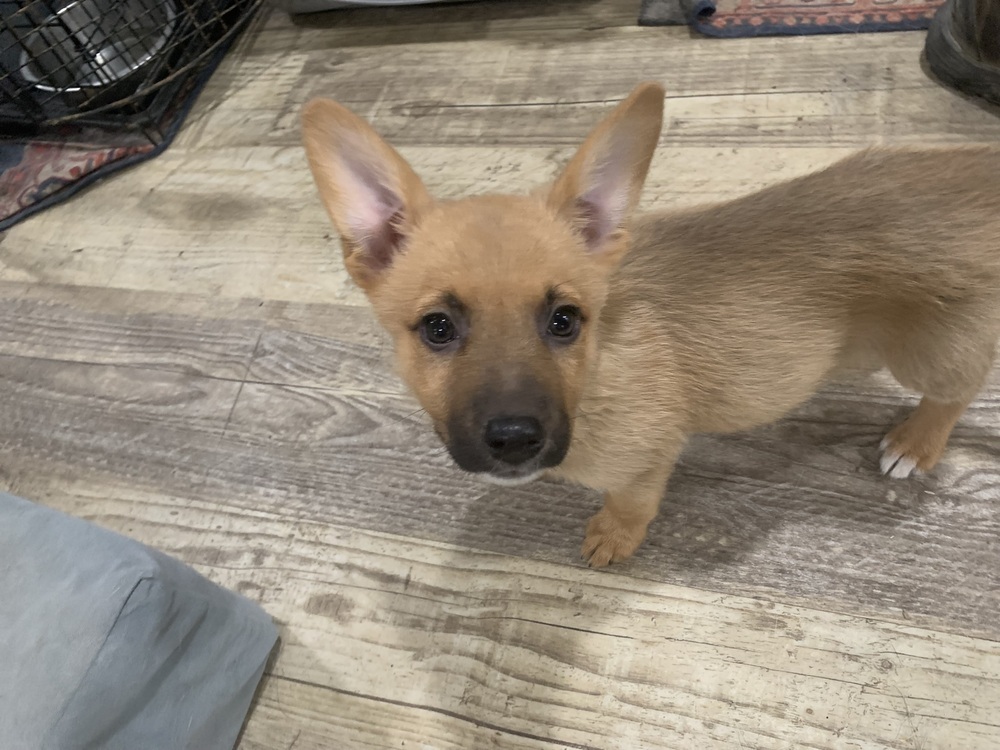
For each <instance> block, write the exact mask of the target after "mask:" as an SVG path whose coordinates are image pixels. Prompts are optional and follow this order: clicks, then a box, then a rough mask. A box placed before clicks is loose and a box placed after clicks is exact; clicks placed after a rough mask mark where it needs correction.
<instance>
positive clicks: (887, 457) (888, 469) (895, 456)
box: [879, 440, 919, 479]
mask: <svg viewBox="0 0 1000 750" xmlns="http://www.w3.org/2000/svg"><path fill="white" fill-rule="evenodd" d="M885 442H886V441H885V440H883V441H882V443H883V446H884V445H885ZM879 466H880V467H881V469H882V473H883V474H887V475H888V476H890V477H892V478H893V479H906V478H907V477H908V476H910V475H911V474H913V473H914V471H913V470H914V469H916V468H917V462H916V459H913V458H910V457H909V456H904V455H902V454H901V453H898V452H896V451H894V450H888V451H885V453H883V454H882V458H880V459H879ZM918 473H919V472H918Z"/></svg>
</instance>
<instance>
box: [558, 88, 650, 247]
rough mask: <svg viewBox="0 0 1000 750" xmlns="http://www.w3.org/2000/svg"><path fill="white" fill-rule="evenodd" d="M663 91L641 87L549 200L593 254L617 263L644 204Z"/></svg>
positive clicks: (598, 132)
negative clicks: (639, 205) (627, 228)
mask: <svg viewBox="0 0 1000 750" xmlns="http://www.w3.org/2000/svg"><path fill="white" fill-rule="evenodd" d="M663 98H664V90H663V87H661V86H660V85H659V84H655V83H644V84H641V85H640V86H637V87H636V88H635V89H634V90H633V91H632V93H631V94H629V96H628V98H627V99H625V101H623V102H622V103H621V104H619V105H618V106H617V107H616V108H615V110H614V111H613V112H612V113H611V114H609V115H608V116H607V117H605V118H604V120H602V121H601V122H600V123H599V124H598V125H597V127H596V128H594V130H593V131H591V133H590V135H589V136H587V140H586V141H584V143H583V145H582V146H581V147H580V149H579V150H578V151H577V152H576V154H575V155H574V156H573V158H572V159H571V160H570V162H569V164H568V165H567V166H566V169H565V170H564V171H563V173H562V174H561V175H560V176H559V178H558V179H557V180H556V182H555V184H554V185H553V186H552V189H551V190H550V192H549V195H548V204H549V205H550V206H551V207H552V208H554V209H555V210H556V211H558V212H559V213H560V214H562V215H563V216H564V217H565V218H566V219H568V220H569V221H570V222H571V223H572V224H573V225H574V226H575V227H576V228H577V230H578V231H579V232H580V234H581V235H582V236H583V238H584V240H585V241H586V243H587V247H588V248H589V249H590V250H591V251H592V252H594V253H598V254H606V255H607V257H609V258H611V259H616V258H617V256H618V255H619V253H620V252H621V251H622V250H623V249H624V245H625V243H624V242H623V240H624V239H625V233H624V227H625V224H626V222H627V220H628V218H629V216H630V215H631V213H632V210H633V209H634V208H635V206H636V204H637V203H638V202H639V196H640V194H641V192H642V186H643V183H644V182H645V181H646V173H647V172H648V171H649V163H650V161H651V160H652V158H653V152H654V151H655V150H656V143H657V141H658V140H659V137H660V130H661V128H662V126H663Z"/></svg>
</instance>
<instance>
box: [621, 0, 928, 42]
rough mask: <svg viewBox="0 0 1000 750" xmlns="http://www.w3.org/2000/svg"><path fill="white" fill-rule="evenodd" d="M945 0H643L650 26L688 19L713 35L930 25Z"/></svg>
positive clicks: (838, 31)
mask: <svg viewBox="0 0 1000 750" xmlns="http://www.w3.org/2000/svg"><path fill="white" fill-rule="evenodd" d="M943 4H944V0H643V4H642V10H641V11H640V15H639V23H640V24H641V25H644V26H675V25H685V24H688V25H690V26H691V27H693V28H695V29H697V30H698V31H700V32H701V33H703V34H706V35H708V36H718V37H750V36H778V35H793V34H857V33H860V32H868V31H911V30H918V29H926V28H927V27H928V26H930V22H931V19H932V18H933V17H934V13H935V11H936V10H937V9H938V8H939V7H940V6H941V5H943Z"/></svg>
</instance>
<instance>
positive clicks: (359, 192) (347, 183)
mask: <svg viewBox="0 0 1000 750" xmlns="http://www.w3.org/2000/svg"><path fill="white" fill-rule="evenodd" d="M359 156H360V158H358V157H357V156H354V155H348V154H345V155H344V156H343V157H342V162H341V167H342V175H341V189H342V192H343V205H344V219H345V221H346V223H347V225H348V227H350V231H351V233H352V239H353V240H354V242H355V245H356V248H357V251H358V252H360V253H361V257H362V259H363V260H364V261H365V263H366V264H368V265H369V266H371V267H372V268H373V269H381V268H385V267H386V266H388V265H389V264H390V263H391V262H392V258H393V256H394V255H395V254H396V253H397V252H398V251H399V249H400V246H401V244H402V238H403V237H402V232H401V227H402V226H403V223H404V218H405V217H404V205H403V199H402V198H401V197H400V196H399V195H397V194H396V193H395V192H394V191H393V190H392V189H391V188H390V187H389V186H388V185H387V184H386V183H387V182H388V181H387V180H386V179H385V176H384V174H382V170H381V169H380V168H379V167H380V165H378V164H376V163H372V161H371V157H370V156H369V158H368V159H365V156H366V155H365V154H360V155H359Z"/></svg>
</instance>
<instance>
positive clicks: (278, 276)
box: [0, 0, 1000, 750]
mask: <svg viewBox="0 0 1000 750" xmlns="http://www.w3.org/2000/svg"><path fill="white" fill-rule="evenodd" d="M636 6H637V3H636V2H635V0H584V1H583V2H579V1H578V0H552V1H551V2H545V3H539V2H530V1H529V0H503V2H495V3H470V4H465V5H458V6H447V5H445V6H440V7H424V8H406V9H395V10H367V11H352V12H344V13H331V14H322V15H317V16H312V17H306V18H300V19H295V20H292V19H290V18H288V17H287V16H284V15H282V14H280V13H277V12H272V13H270V14H267V13H264V14H262V15H261V16H260V17H259V18H258V19H257V21H255V23H254V25H253V26H252V28H251V29H250V30H249V31H248V33H247V34H245V35H244V36H243V37H242V39H241V40H240V41H239V43H238V45H237V46H236V47H235V48H234V49H233V51H232V53H231V54H230V55H229V56H228V57H227V58H226V60H225V61H224V62H223V64H222V66H221V67H220V68H219V70H218V71H217V73H216V74H215V75H214V76H213V78H212V79H211V81H210V82H209V84H208V86H207V87H206V89H205V91H204V92H203V94H202V95H201V97H200V99H199V101H198V103H197V105H196V107H195V109H194V111H193V112H192V114H191V116H190V117H189V119H188V121H187V123H186V124H185V127H184V129H183V130H182V132H181V133H180V134H179V136H178V138H177V139H176V141H175V142H174V144H173V145H172V146H171V148H170V149H168V150H167V151H166V152H165V153H164V154H163V155H161V156H159V157H157V158H156V159H154V160H152V161H150V162H148V163H145V164H144V165H142V166H141V167H139V168H135V169H131V170H128V171H126V172H124V173H121V174H119V175H116V176H115V177H114V178H112V179H109V180H106V181H104V182H103V183H101V184H100V185H98V186H96V187H94V188H92V189H90V190H88V191H85V192H84V193H82V194H80V195H79V196H77V197H75V198H73V199H72V200H69V201H67V202H65V203H63V204H61V205H59V206H58V207H55V208H53V209H51V210H49V211H46V212H44V213H42V214H40V215H38V216H37V217H35V218H33V219H31V220H29V221H27V222H25V223H23V224H21V225H19V226H17V227H15V228H14V229H13V230H11V231H9V232H7V233H5V234H3V235H0V424H2V430H0V488H2V489H6V490H9V491H13V492H16V493H19V494H22V495H24V496H27V497H29V498H31V499H33V500H36V501H38V502H41V503H44V504H47V505H50V506H52V507H56V508H60V509H62V510H65V511H67V512H70V513H73V514H75V515H78V516H81V517H84V518H88V519H90V520H93V521H96V522H97V523H100V524H102V525H104V526H107V527H109V528H112V529H115V530H118V531H121V532H123V533H126V534H128V535H130V536H133V537H135V538H138V539H140V540H141V541H144V542H147V543H149V544H152V545H154V546H156V547H158V548H160V549H163V550H165V551H167V552H168V553H170V554H174V555H176V556H178V557H179V558H181V559H183V560H186V561H187V562H189V563H191V564H193V565H195V566H196V567H197V568H198V569H199V570H200V571H202V572H203V573H205V574H206V575H208V576H209V577H211V578H212V579H214V580H216V581H218V582H219V583H221V584H223V585H225V586H229V587H231V588H233V589H235V590H237V591H240V592H242V593H244V594H246V595H247V596H250V597H251V598H254V599H256V600H258V601H260V602H261V604H262V605H263V606H264V607H265V608H266V609H267V610H268V611H269V612H270V613H271V614H272V615H273V616H274V617H275V618H276V619H277V621H278V622H279V624H280V626H281V634H282V644H283V645H282V649H281V651H280V653H279V655H278V658H277V660H276V661H275V662H274V664H273V665H272V667H271V669H270V673H269V675H268V677H267V679H266V680H265V683H264V686H263V688H262V691H261V693H260V696H259V699H258V701H257V704H256V707H255V710H254V712H253V714H252V716H251V719H250V722H249V724H248V726H247V727H246V730H245V732H244V735H243V737H242V740H241V743H240V747H241V748H242V750H289V748H295V749H296V750H311V749H316V750H319V749H320V748H322V749H323V750H328V749H329V748H351V749H353V748H388V747H418V748H434V749H435V750H436V749H438V748H454V749H455V750H458V749H459V748H461V749H462V750H465V749H466V748H477V749H478V748H485V747H498V748H514V749H516V750H522V749H524V750H528V749H529V748H530V749H531V750H548V749H550V748H602V750H603V749H604V748H615V749H616V750H617V749H618V748H621V750H636V749H640V750H641V749H643V748H671V749H672V750H675V749H676V750H685V749H686V748H692V749H693V750H710V749H711V748H723V747H725V748H730V747H736V748H743V747H746V748H768V749H769V750H770V749H772V748H773V749H777V748H793V747H796V748H797V747H809V748H817V749H823V750H826V749H830V750H833V749H834V748H836V749H837V750H841V749H844V748H850V749H852V750H858V749H863V750H875V749H878V750H884V749H887V748H892V749H893V750H897V749H898V750H904V749H905V750H917V749H920V750H952V748H961V749H962V750H992V749H993V748H996V747H1000V727H998V721H997V716H998V715H1000V652H998V650H997V645H996V642H997V641H998V640H1000V625H998V623H1000V566H998V565H997V562H998V560H1000V514H998V512H997V507H998V499H1000V471H998V465H997V460H996V456H997V455H998V452H1000V427H998V424H1000V419H998V416H1000V376H998V375H994V377H993V379H992V381H991V383H990V385H989V387H988V388H987V389H986V391H985V392H984V393H983V394H982V395H981V397H980V398H979V399H978V400H977V401H976V402H975V403H974V404H973V406H972V408H971V409H970V411H969V412H968V413H967V414H966V415H965V416H964V417H963V419H962V421H961V423H960V424H959V427H958V429H957V430H956V433H955V436H954V438H953V439H952V442H951V444H950V449H949V451H948V453H947V454H946V456H945V458H944V460H943V462H942V464H941V465H940V467H939V469H938V470H937V471H936V472H935V474H934V475H933V476H932V477H925V478H921V479H916V480H911V481H905V482H892V481H889V480H885V479H882V478H881V477H879V476H878V475H877V464H876V446H877V444H878V442H879V440H880V438H881V436H882V434H883V433H884V432H885V430H887V429H888V427H889V426H891V425H892V424H894V423H895V422H897V421H898V420H899V419H900V418H901V417H902V416H903V415H904V414H905V412H906V410H907V409H908V408H910V407H911V406H912V405H913V403H914V400H913V399H912V398H911V397H909V396H908V395H906V394H904V393H903V392H902V391H900V390H899V389H898V388H897V387H896V386H895V385H893V384H892V383H891V382H890V381H889V380H888V379H887V378H884V377H877V378H875V379H873V380H867V381H860V382H845V383H838V384H831V385H830V386H829V387H827V388H826V389H824V390H823V392H822V393H820V394H818V395H817V396H816V397H815V398H814V399H813V400H812V401H810V402H809V403H808V404H806V405H805V406H804V407H802V408H801V409H799V410H798V411H797V412H796V413H794V414H792V415H790V416H789V417H788V418H787V419H785V420H783V421H781V422H779V423H778V424H776V425H773V426H771V427H768V428H764V429H760V430H756V431H754V432H752V433H747V434H742V435H734V436H727V437H711V436H705V437H701V438H698V439H696V440H694V441H693V442H692V444H691V445H690V446H689V449H688V450H687V451H686V452H685V454H684V456H683V458H682V460H681V463H680V466H679V467H678V471H677V472H676V474H675V476H674V477H673V479H672V480H671V484H670V487H669V493H668V499H667V501H666V502H665V503H664V506H663V512H662V514H661V516H660V518H659V519H658V520H657V521H656V523H655V524H654V525H653V527H652V529H651V531H650V536H649V539H648V541H647V543H646V544H645V545H644V546H643V547H642V548H641V550H640V552H639V554H638V556H637V557H636V558H635V559H633V560H632V561H630V562H629V563H628V564H626V565H623V566H620V567H617V568H615V569H613V570H612V571H611V572H610V573H595V572H592V571H589V570H587V569H586V568H584V567H583V566H582V564H581V563H580V562H579V561H578V559H577V555H578V550H579V545H580V541H581V538H582V532H583V526H584V523H585V521H586V519H587V517H588V516H589V515H590V514H591V513H592V512H593V511H594V510H595V509H596V508H597V506H598V503H599V498H598V497H596V495H594V494H593V493H591V492H588V491H586V490H582V489H579V488H574V487H570V486H564V485H559V484H555V483H551V482H539V483H536V484H534V485H531V486H528V487H522V488H514V489H501V488H496V487H490V486H485V485H482V484H480V483H478V482H477V481H474V480H472V479H470V478H469V477H467V476H464V475H462V474H460V473H458V472H457V471H456V470H455V469H454V468H453V466H452V465H451V462H450V460H449V458H448V457H447V455H446V454H445V453H444V451H443V450H442V448H441V447H440V445H439V444H438V441H437V439H436V438H435V437H434V436H433V434H432V433H431V431H430V429H429V428H428V426H427V424H426V422H425V420H424V417H423V415H422V414H421V412H420V410H419V408H418V407H417V405H416V404H415V403H414V402H413V401H412V399H411V398H410V397H409V396H408V395H407V394H406V393H405V392H404V390H403V388H402V386H401V384H400V382H399V380H398V379H397V378H396V377H395V375H394V374H393V372H392V364H391V361H390V353H391V352H390V348H389V345H388V342H387V341H386V338H385V336H384V334H383V333H382V332H381V330H380V329H379V327H378V326H377V325H376V324H375V322H374V320H373V319H372V316H371V313H370V312H369V310H368V308H367V306H366V305H365V301H364V299H363V297H362V295H361V294H360V292H359V291H358V290H357V289H356V288H354V287H353V286H352V285H351V284H350V283H349V280H348V278H347V276H346V274H345V273H344V271H343V268H342V264H341V260H340V249H339V246H338V242H337V239H336V237H335V236H334V235H333V233H332V232H331V229H330V226H329V221H328V219H327V217H326V215H325V212H324V211H323V209H322V207H321V206H320V203H319V200H318V198H317V197H316V194H315V189H314V187H313V184H312V181H311V177H310V175H309V173H308V170H307V167H306V164H305V159H304V155H303V153H302V149H301V147H300V145H299V133H298V110H299V108H300V107H301V105H302V103H303V102H304V101H305V100H306V99H308V98H309V97H311V96H316V95H324V96H333V97H335V98H338V99H340V100H341V101H344V102H345V103H347V104H349V105H350V106H352V107H354V108H356V109H357V110H358V112H359V113H360V114H362V115H364V116H366V117H369V118H370V119H371V120H372V121H373V122H374V124H375V125H376V127H377V128H379V129H380V130H381V131H382V132H383V133H384V134H386V135H387V136H388V137H390V138H391V139H392V140H393V142H394V143H396V144H397V145H398V146H399V147H400V150H401V152H402V153H403V154H404V156H406V158H407V159H409V160H410V161H411V162H412V163H413V165H414V166H415V168H416V170H417V171H418V173H420V174H421V175H422V176H423V178H424V179H425V181H426V183H427V185H428V187H429V188H430V189H431V191H432V192H434V193H435V194H436V195H439V196H441V197H445V198H451V197H456V196H459V195H463V194H467V193H482V192H491V191H524V190H527V189H530V188H532V187H534V186H536V185H538V184H539V183H541V182H544V181H545V180H548V179H550V178H551V177H552V176H553V175H554V174H555V173H556V172H557V170H558V169H559V168H560V167H561V166H562V165H563V164H564V163H565V162H566V160H567V159H568V158H569V156H570V154H571V153H572V150H573V148H574V147H575V145H576V144H577V142H578V141H579V140H580V139H581V138H582V137H583V136H584V134H585V133H586V131H587V130H588V129H589V128H590V127H591V126H592V125H593V124H594V122H595V121H596V119H597V118H598V117H599V116H600V115H601V114H602V113H603V112H605V111H606V109H607V108H608V107H609V106H610V105H611V104H612V103H613V102H615V101H617V100H618V99H620V98H621V97H623V96H624V95H625V94H626V93H627V91H628V90H629V89H630V88H631V87H632V86H633V85H634V84H635V83H636V82H637V81H639V80H642V79H654V80H658V81H660V82H661V83H663V84H664V85H665V86H666V88H667V90H668V97H669V100H668V102H667V121H666V124H665V128H664V132H663V136H662V138H661V147H660V150H659V152H658V154H657V157H656V159H655V161H654V163H653V166H652V168H651V171H650V177H649V181H648V184H647V189H646V193H645V196H644V201H645V205H646V206H650V207H652V206H656V207H669V206H689V205H692V204H695V203H705V202H711V201H716V200H720V199H725V198H729V197H735V196H737V195H742V194H745V193H747V192H750V191H752V190H755V189H758V188H760V187H762V186H764V185H766V184H769V183H771V182H774V181H776V180H779V179H783V178H787V177H793V176H796V175H800V174H803V173H805V172H808V171H811V170H813V169H817V168H820V167H822V166H824V165H826V164H829V163H831V162H832V161H834V160H835V159H837V158H839V157H841V156H844V155H846V154H848V153H851V152H853V151H854V150H856V149H857V148H860V147H863V146H866V145H869V144H873V143H920V144H926V145H934V144H950V143H969V142H994V141H996V140H997V138H998V137H1000V118H997V117H996V116H995V114H994V113H993V112H990V111H987V110H985V109H982V108H980V107H978V106H976V105H975V104H973V103H970V102H969V101H967V100H964V99H962V98H960V97H958V96H955V95H953V94H951V93H950V92H948V91H946V90H944V89H942V88H940V87H938V86H937V85H936V84H934V83H933V82H932V81H931V80H930V79H929V78H928V77H927V76H926V75H925V73H924V71H923V70H922V69H921V63H920V51H921V48H922V45H923V39H924V35H923V34H920V33H900V34H871V35H854V36H847V35H841V36H828V37H810V38H807V37H793V38H784V39H781V38H771V39H751V40H725V41H720V40H712V39H703V38H698V37H695V36H692V35H690V34H689V33H688V32H687V31H686V30H683V29H643V28H639V27H636V26H635V25H634V20H635V14H636ZM751 597H752V598H751Z"/></svg>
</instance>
